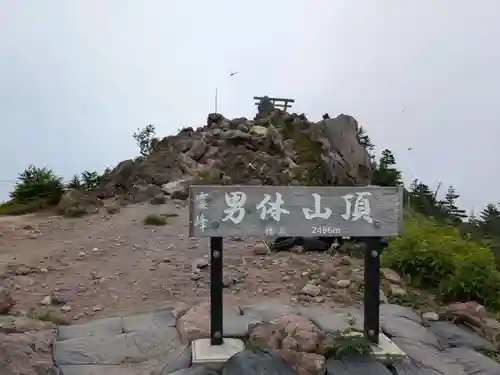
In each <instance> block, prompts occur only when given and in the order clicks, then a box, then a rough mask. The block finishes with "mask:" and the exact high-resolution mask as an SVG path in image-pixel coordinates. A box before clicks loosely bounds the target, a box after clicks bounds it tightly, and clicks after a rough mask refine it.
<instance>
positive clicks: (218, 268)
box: [210, 237, 224, 345]
mask: <svg viewBox="0 0 500 375" xmlns="http://www.w3.org/2000/svg"><path fill="white" fill-rule="evenodd" d="M222 248H223V243H222V237H210V344H211V345H222V344H223V343H224V329H223V309H224V306H223V289H224V284H223V279H222V277H223V271H222Z"/></svg>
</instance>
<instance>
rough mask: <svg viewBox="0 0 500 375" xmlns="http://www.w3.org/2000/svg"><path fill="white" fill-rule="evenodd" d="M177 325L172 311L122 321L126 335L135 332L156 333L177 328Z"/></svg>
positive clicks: (127, 318) (156, 312) (136, 316)
mask: <svg viewBox="0 0 500 375" xmlns="http://www.w3.org/2000/svg"><path fill="white" fill-rule="evenodd" d="M175 323H176V320H175V318H174V316H173V314H172V310H171V309H169V310H161V311H155V312H153V313H149V314H141V315H133V316H129V317H124V318H123V321H122V325H123V331H124V332H125V333H129V332H133V331H156V330H161V329H164V328H167V327H175Z"/></svg>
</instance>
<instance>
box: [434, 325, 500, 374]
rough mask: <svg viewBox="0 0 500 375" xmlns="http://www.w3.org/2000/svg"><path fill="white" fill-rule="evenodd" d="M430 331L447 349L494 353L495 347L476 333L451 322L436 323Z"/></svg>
mask: <svg viewBox="0 0 500 375" xmlns="http://www.w3.org/2000/svg"><path fill="white" fill-rule="evenodd" d="M429 330H430V331H431V332H432V333H434V335H436V336H437V338H438V340H439V342H440V344H441V345H442V346H443V347H445V348H447V347H448V348H454V347H466V348H472V349H485V350H489V351H494V350H495V346H494V345H493V344H492V343H490V342H489V341H487V340H486V339H484V338H482V337H481V336H479V335H478V334H476V333H475V332H472V331H470V330H466V329H465V328H462V327H460V326H458V325H456V324H453V323H450V322H434V323H432V324H431V325H430V327H429ZM499 374H500V373H499Z"/></svg>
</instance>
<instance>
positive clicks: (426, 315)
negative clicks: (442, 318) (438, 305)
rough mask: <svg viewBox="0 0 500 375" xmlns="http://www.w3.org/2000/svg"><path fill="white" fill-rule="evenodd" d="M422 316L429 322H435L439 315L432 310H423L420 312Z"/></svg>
mask: <svg viewBox="0 0 500 375" xmlns="http://www.w3.org/2000/svg"><path fill="white" fill-rule="evenodd" d="M422 318H424V319H425V320H428V321H430V322H436V321H438V320H439V315H438V314H436V313H435V312H433V311H429V312H425V313H423V314H422Z"/></svg>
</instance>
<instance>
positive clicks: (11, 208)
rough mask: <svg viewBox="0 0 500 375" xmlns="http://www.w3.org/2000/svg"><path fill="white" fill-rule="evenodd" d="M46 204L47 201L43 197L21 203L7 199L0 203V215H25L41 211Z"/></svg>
mask: <svg viewBox="0 0 500 375" xmlns="http://www.w3.org/2000/svg"><path fill="white" fill-rule="evenodd" d="M47 206H48V204H47V201H45V200H44V199H36V200H32V201H29V202H23V203H18V202H15V201H9V202H6V203H2V204H0V215H25V214H30V213H33V212H38V211H41V210H43V209H44V208H47Z"/></svg>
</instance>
